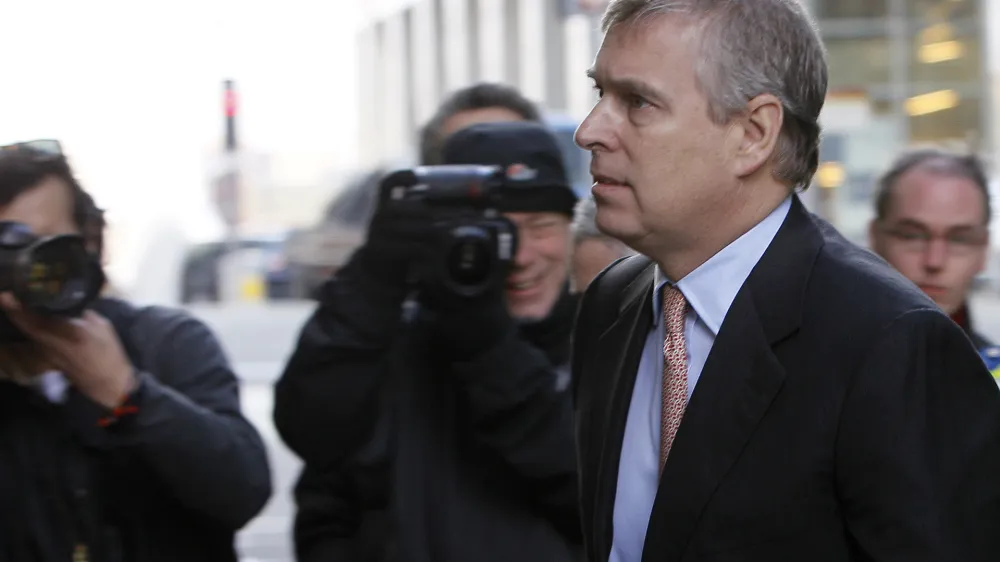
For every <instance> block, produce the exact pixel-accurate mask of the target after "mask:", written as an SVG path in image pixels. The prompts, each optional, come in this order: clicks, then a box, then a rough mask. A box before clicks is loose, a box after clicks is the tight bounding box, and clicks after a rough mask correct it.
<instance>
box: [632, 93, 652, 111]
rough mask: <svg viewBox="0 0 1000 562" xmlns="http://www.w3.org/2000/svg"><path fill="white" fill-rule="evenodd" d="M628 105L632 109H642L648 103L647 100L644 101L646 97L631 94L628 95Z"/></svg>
mask: <svg viewBox="0 0 1000 562" xmlns="http://www.w3.org/2000/svg"><path fill="white" fill-rule="evenodd" d="M628 105H629V107H631V108H632V109H642V108H644V107H646V106H647V105H649V102H648V101H646V99H645V98H643V97H642V96H635V95H632V96H629V97H628Z"/></svg>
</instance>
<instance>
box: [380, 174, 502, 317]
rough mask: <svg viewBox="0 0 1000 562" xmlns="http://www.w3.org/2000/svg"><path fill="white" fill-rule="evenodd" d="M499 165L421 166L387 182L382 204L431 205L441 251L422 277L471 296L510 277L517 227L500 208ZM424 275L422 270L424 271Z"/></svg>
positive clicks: (428, 265)
mask: <svg viewBox="0 0 1000 562" xmlns="http://www.w3.org/2000/svg"><path fill="white" fill-rule="evenodd" d="M506 181H507V179H506V175H505V173H504V169H503V168H501V167H499V166H476V165H446V166H421V167H417V168H414V169H411V170H400V171H397V172H393V173H391V174H389V175H388V176H386V177H385V179H383V180H382V185H381V190H380V193H382V194H383V195H382V196H383V201H381V202H380V204H382V205H389V206H391V205H393V204H397V203H398V202H404V201H405V202H407V203H408V204H418V205H422V206H425V207H426V209H427V210H428V211H429V214H430V216H431V217H433V218H432V228H433V230H434V239H435V240H436V241H437V242H438V243H439V244H440V251H439V252H437V255H436V256H435V257H434V258H433V261H432V262H431V263H428V264H423V265H424V267H422V268H421V272H422V275H424V276H430V277H431V279H426V278H424V279H415V280H414V281H420V282H427V281H432V282H436V283H439V284H440V285H442V286H443V287H444V288H446V289H447V290H449V291H451V292H453V293H455V294H458V295H461V296H465V297H475V296H478V295H481V294H483V293H485V292H486V291H487V290H489V289H490V288H491V287H493V286H495V284H497V283H502V282H503V279H504V278H505V277H506V274H507V271H508V269H509V267H510V263H511V262H512V261H513V259H514V255H515V253H516V252H517V229H516V228H515V226H514V225H513V224H512V223H511V222H510V221H509V220H507V219H506V218H504V217H503V216H502V215H501V214H500V213H499V211H498V210H497V207H498V205H497V203H498V200H499V198H500V191H501V190H502V189H504V188H505V187H506ZM418 275H419V274H418Z"/></svg>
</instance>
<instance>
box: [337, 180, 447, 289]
mask: <svg viewBox="0 0 1000 562" xmlns="http://www.w3.org/2000/svg"><path fill="white" fill-rule="evenodd" d="M384 198H385V194H380V196H379V203H378V207H377V208H376V212H375V215H374V216H373V217H372V220H371V222H370V223H369V226H368V233H367V237H366V240H365V243H364V244H363V245H362V246H361V247H360V248H358V250H357V251H356V252H355V253H354V255H353V256H351V259H350V260H349V261H348V263H347V264H346V265H345V267H344V268H343V269H342V270H341V273H340V274H339V276H343V277H348V278H350V279H351V281H352V284H354V285H357V286H358V289H359V290H363V291H366V292H369V291H370V292H372V293H378V294H379V295H380V296H383V297H385V298H393V299H396V298H398V299H400V300H401V299H402V298H403V296H404V293H405V290H406V287H407V281H408V279H407V275H408V274H410V273H411V272H414V271H415V270H416V268H417V267H419V266H421V265H422V264H423V263H425V262H426V261H427V259H428V256H429V253H430V251H431V250H430V248H429V246H430V244H431V237H432V235H433V218H432V217H431V215H430V213H429V212H428V210H427V209H426V208H425V207H424V206H423V205H419V204H415V203H413V202H411V201H393V202H392V204H391V205H387V204H385V203H384Z"/></svg>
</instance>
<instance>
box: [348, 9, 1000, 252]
mask: <svg viewBox="0 0 1000 562" xmlns="http://www.w3.org/2000/svg"><path fill="white" fill-rule="evenodd" d="M803 2H804V3H805V4H806V5H807V7H808V9H809V10H810V11H811V12H812V13H813V14H814V15H815V16H816V18H817V21H818V24H819V28H820V31H821V33H822V35H823V38H824V41H825V42H826V46H827V50H828V60H829V67H830V88H829V96H828V99H827V102H826V106H825V108H824V113H823V116H822V117H821V121H822V124H823V127H824V138H823V143H822V147H821V160H822V161H823V163H822V165H821V168H820V171H819V173H818V174H817V177H816V185H815V186H814V188H812V189H810V190H808V191H807V192H806V199H807V202H808V204H809V205H810V206H813V207H814V208H815V209H816V210H817V211H818V212H820V213H821V214H823V215H825V216H827V217H829V218H830V219H832V220H833V221H834V222H835V224H837V225H838V227H840V228H841V230H842V231H844V232H845V233H846V234H848V235H849V236H851V237H852V238H855V239H861V238H863V232H864V229H865V225H866V223H867V221H868V220H869V218H870V216H871V215H870V207H871V188H872V185H873V183H874V180H875V178H876V177H877V175H878V173H879V172H880V171H881V170H882V169H883V168H884V167H885V166H886V165H887V164H888V162H889V161H890V160H891V159H892V158H893V156H894V155H895V154H896V153H898V152H899V151H900V150H901V149H903V148H905V147H907V146H910V145H914V144H924V143H934V144H941V145H953V146H956V147H961V149H963V150H976V151H980V152H982V153H984V154H987V155H989V156H992V155H993V154H994V153H995V151H996V148H997V147H998V146H1000V143H998V142H997V139H996V138H995V137H996V135H997V133H998V131H1000V127H997V124H998V122H997V120H998V116H997V112H995V111H994V107H995V106H996V104H995V103H994V101H995V99H996V96H997V93H998V92H1000V88H998V86H1000V83H998V77H1000V39H996V38H994V36H996V35H997V32H1000V2H998V1H996V0H803ZM606 3H607V2H606V0H603V1H602V0H590V1H584V0H381V1H374V2H370V4H371V6H370V7H369V10H368V13H367V17H366V18H365V19H364V22H363V24H362V29H361V31H360V33H359V42H360V44H359V52H360V56H361V61H360V69H361V76H360V77H359V78H360V84H361V89H362V90H361V96H360V100H361V107H360V108H359V111H360V117H361V135H360V137H361V138H360V139H359V143H360V145H359V146H360V153H361V159H362V164H363V165H368V164H373V163H375V162H380V161H384V160H386V159H404V158H412V156H413V150H414V146H413V145H414V140H415V138H416V134H417V128H418V127H419V126H420V124H421V123H423V122H424V121H425V120H426V119H427V118H429V117H430V115H431V113H432V112H433V111H434V109H435V107H436V106H437V104H438V103H439V102H440V101H441V99H442V98H443V96H444V95H446V94H447V93H448V92H451V91H453V90H455V89H457V88H461V87H463V86H466V85H468V84H471V83H473V82H476V81H480V80H493V81H502V82H506V83H510V84H513V85H515V86H517V87H518V88H520V89H521V90H522V91H523V92H524V93H525V94H526V95H527V96H528V97H530V98H532V99H533V100H535V101H536V102H538V103H540V104H541V105H542V106H543V107H545V108H546V109H547V110H549V111H551V112H555V113H560V114H563V115H566V116H568V117H570V118H573V119H582V118H583V117H584V116H585V115H586V113H587V111H589V109H590V107H591V106H592V104H593V102H594V95H593V92H592V89H591V85H590V83H589V81H588V80H587V78H586V77H585V74H584V73H585V70H586V68H587V67H588V66H589V65H590V64H591V62H592V60H593V56H594V54H595V53H596V50H597V48H598V46H599V44H600V35H599V32H598V21H599V18H600V13H601V12H602V11H603V8H604V5H606ZM990 32H992V33H990Z"/></svg>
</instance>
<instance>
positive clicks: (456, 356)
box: [420, 267, 516, 362]
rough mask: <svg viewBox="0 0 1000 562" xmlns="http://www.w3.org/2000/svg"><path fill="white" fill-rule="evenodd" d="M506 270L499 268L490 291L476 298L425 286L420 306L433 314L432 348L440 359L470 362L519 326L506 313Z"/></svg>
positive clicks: (436, 286)
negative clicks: (438, 354)
mask: <svg viewBox="0 0 1000 562" xmlns="http://www.w3.org/2000/svg"><path fill="white" fill-rule="evenodd" d="M507 273H508V271H507V268H506V267H501V268H497V269H496V270H495V273H494V278H493V279H492V280H491V282H490V284H489V286H488V289H487V290H486V291H485V292H484V293H482V294H480V295H477V296H474V297H467V296H463V295H460V294H457V293H455V292H453V291H451V290H449V289H448V288H447V287H445V286H443V284H441V283H440V282H436V283H433V284H432V285H426V284H425V285H424V286H423V287H422V290H421V293H420V296H421V303H422V304H423V305H424V306H425V307H426V308H427V309H429V311H431V312H432V313H433V324H432V326H431V329H432V334H431V335H432V338H431V342H432V345H434V346H435V347H437V348H438V352H439V353H440V356H442V357H446V358H448V359H450V360H452V361H458V362H463V361H469V360H472V359H474V358H476V357H479V356H481V355H482V354H484V353H486V352H488V351H489V350H490V349H492V348H493V347H495V346H497V345H498V344H499V343H500V342H501V341H503V339H504V338H505V337H507V336H508V335H509V334H510V333H511V332H512V331H514V330H516V323H515V321H514V319H513V318H511V316H510V313H509V312H508V311H507V300H506V295H505V286H506V285H505V282H506V277H507Z"/></svg>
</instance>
